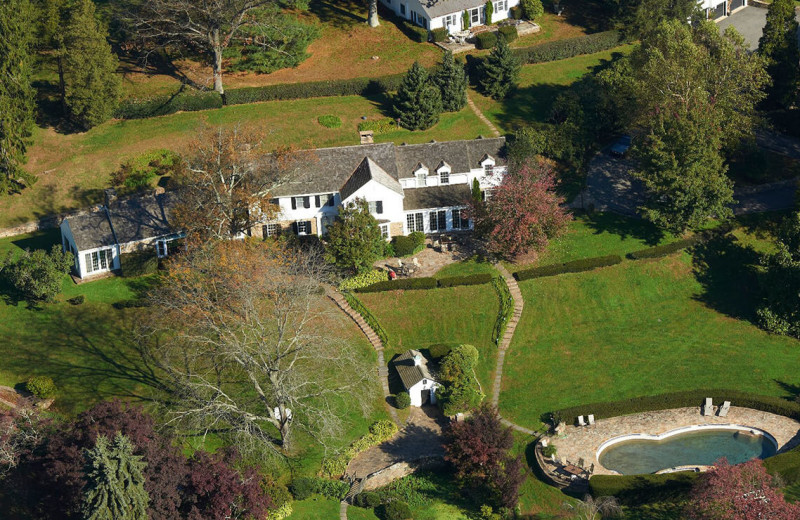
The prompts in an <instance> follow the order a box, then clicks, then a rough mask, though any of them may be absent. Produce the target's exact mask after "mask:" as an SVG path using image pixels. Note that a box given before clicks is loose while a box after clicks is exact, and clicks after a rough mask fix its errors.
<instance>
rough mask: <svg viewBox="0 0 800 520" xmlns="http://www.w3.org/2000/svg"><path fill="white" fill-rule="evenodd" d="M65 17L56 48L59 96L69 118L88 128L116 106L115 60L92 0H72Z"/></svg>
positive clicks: (116, 63) (109, 115) (116, 64)
mask: <svg viewBox="0 0 800 520" xmlns="http://www.w3.org/2000/svg"><path fill="white" fill-rule="evenodd" d="M67 20H68V21H67V25H66V27H65V29H64V43H63V47H62V48H61V52H60V57H61V66H62V88H63V90H62V97H63V102H64V106H65V108H66V110H67V114H68V116H69V118H70V119H71V120H72V121H73V122H74V123H75V124H76V125H78V126H79V127H81V128H84V129H86V130H88V129H89V128H91V127H93V126H96V125H99V124H100V123H102V122H104V121H106V120H108V119H109V118H110V117H111V114H112V112H113V111H114V108H115V107H116V106H117V101H118V97H119V91H120V78H119V76H118V75H117V73H116V72H117V66H118V65H119V60H117V57H116V56H115V55H114V54H113V53H112V52H111V46H110V45H109V44H108V41H107V37H108V31H107V29H106V28H105V26H104V25H103V23H102V22H101V21H100V20H99V19H98V18H97V17H96V16H95V8H94V2H92V0H76V1H75V3H74V4H72V6H71V7H70V9H69V12H68V15H67Z"/></svg>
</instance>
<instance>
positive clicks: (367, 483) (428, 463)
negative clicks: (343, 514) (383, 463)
mask: <svg viewBox="0 0 800 520" xmlns="http://www.w3.org/2000/svg"><path fill="white" fill-rule="evenodd" d="M440 465H444V461H443V460H442V459H441V458H439V457H426V458H423V459H418V460H415V461H412V462H397V463H395V464H392V465H391V466H388V467H385V468H383V469H379V470H378V471H376V472H375V473H372V474H370V475H367V476H366V477H365V478H364V480H363V487H362V490H363V491H372V490H373V489H378V488H380V487H383V486H386V485H387V484H391V483H392V482H394V481H395V480H398V479H401V478H403V477H407V476H408V475H411V474H412V473H414V472H415V471H417V470H420V469H428V468H433V467H437V466H440Z"/></svg>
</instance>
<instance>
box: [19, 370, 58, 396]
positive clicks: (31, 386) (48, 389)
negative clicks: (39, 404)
mask: <svg viewBox="0 0 800 520" xmlns="http://www.w3.org/2000/svg"><path fill="white" fill-rule="evenodd" d="M25 390H27V391H28V392H30V393H32V394H33V395H35V396H36V397H38V398H39V399H50V398H51V397H55V395H56V384H55V383H54V382H53V378H52V377H48V376H33V377H31V378H30V379H28V381H27V382H26V383H25Z"/></svg>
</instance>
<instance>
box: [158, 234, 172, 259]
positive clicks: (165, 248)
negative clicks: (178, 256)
mask: <svg viewBox="0 0 800 520" xmlns="http://www.w3.org/2000/svg"><path fill="white" fill-rule="evenodd" d="M162 248H163V251H162ZM167 255H169V247H168V246H167V241H166V240H164V239H163V238H162V239H160V240H156V256H157V257H158V258H166V257H167Z"/></svg>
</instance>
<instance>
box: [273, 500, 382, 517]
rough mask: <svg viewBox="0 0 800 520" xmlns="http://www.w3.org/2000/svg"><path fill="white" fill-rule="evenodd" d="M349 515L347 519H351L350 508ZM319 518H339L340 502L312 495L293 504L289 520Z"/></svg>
mask: <svg viewBox="0 0 800 520" xmlns="http://www.w3.org/2000/svg"><path fill="white" fill-rule="evenodd" d="M347 513H348V514H347V517H348V518H350V508H348V510H347ZM317 518H339V501H338V500H334V499H332V498H325V497H323V496H321V495H312V496H311V498H307V499H306V500H302V501H299V502H292V514H291V515H289V517H288V520H315V519H317ZM366 518H369V517H366Z"/></svg>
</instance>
